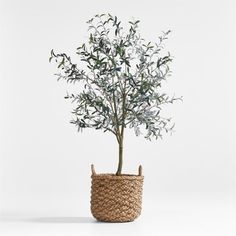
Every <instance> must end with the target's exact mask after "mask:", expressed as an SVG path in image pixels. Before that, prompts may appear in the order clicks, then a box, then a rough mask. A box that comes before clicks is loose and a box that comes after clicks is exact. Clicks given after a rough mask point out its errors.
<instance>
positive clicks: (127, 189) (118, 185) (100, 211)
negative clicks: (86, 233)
mask: <svg viewBox="0 0 236 236" xmlns="http://www.w3.org/2000/svg"><path fill="white" fill-rule="evenodd" d="M91 167H92V176H91V178H92V189H91V212H92V215H93V216H94V218H96V219H97V220H99V221H106V222H128V221H133V220H134V219H136V218H137V217H138V216H139V215H140V214H141V208H142V188H143V178H144V177H143V176H142V166H139V174H138V175H120V176H117V175H114V174H96V172H95V170H94V166H93V165H92V166H91Z"/></svg>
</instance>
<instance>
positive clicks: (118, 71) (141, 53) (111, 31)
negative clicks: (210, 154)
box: [50, 14, 177, 175]
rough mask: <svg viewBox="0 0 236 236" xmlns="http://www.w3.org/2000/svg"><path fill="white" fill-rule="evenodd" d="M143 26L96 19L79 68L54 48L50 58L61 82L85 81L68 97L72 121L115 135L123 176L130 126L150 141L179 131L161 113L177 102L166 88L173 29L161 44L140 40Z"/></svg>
mask: <svg viewBox="0 0 236 236" xmlns="http://www.w3.org/2000/svg"><path fill="white" fill-rule="evenodd" d="M139 22H140V21H139V20H137V21H132V22H129V23H128V25H129V26H128V28H127V29H126V30H125V29H124V28H123V26H122V24H121V21H119V20H118V18H117V17H116V16H112V15H110V14H101V15H96V16H94V17H93V18H92V19H90V20H89V21H88V22H87V23H88V25H89V27H88V29H89V32H90V35H89V40H88V42H87V43H83V44H82V45H81V46H80V47H78V48H77V52H76V53H77V54H78V55H79V57H80V61H81V62H80V64H79V65H78V64H74V63H73V62H72V60H71V58H70V57H69V56H67V55H66V54H65V53H60V54H57V53H55V52H54V51H53V50H52V51H51V56H50V61H52V60H54V61H55V62H56V63H57V65H58V68H59V71H60V72H59V74H57V76H58V80H61V79H63V80H66V81H67V82H68V83H80V84H81V87H82V88H83V89H82V90H81V91H80V92H78V93H77V94H74V93H71V94H67V96H66V97H65V98H67V99H71V100H72V102H74V103H75V108H74V110H73V112H72V113H73V116H74V119H73V120H72V121H71V123H73V124H75V125H76V126H77V127H78V131H82V130H83V129H84V128H95V129H101V130H103V131H104V132H106V131H110V132H111V133H112V134H114V135H115V137H116V140H117V142H118V145H119V162H118V168H117V172H116V174H117V175H120V174H121V171H122V164H123V141H124V133H125V128H127V127H129V128H134V131H135V134H136V135H137V136H138V135H140V134H143V135H144V137H145V138H147V139H149V140H151V139H152V138H156V139H157V138H159V137H162V133H163V131H164V132H169V131H171V130H172V128H173V124H171V122H170V118H165V117H162V115H161V113H162V112H161V109H162V106H163V105H164V104H167V103H173V101H175V100H176V99H177V98H174V97H169V96H168V95H167V94H165V93H163V92H161V90H160V89H161V85H162V82H163V81H164V80H166V79H167V77H168V76H169V75H170V69H169V63H170V62H171V61H172V58H171V56H170V54H169V53H166V54H164V55H162V54H163V53H162V51H163V50H162V49H163V41H164V40H165V39H167V35H168V34H169V33H170V31H167V32H164V33H163V34H162V36H160V37H157V42H156V43H151V42H146V41H145V40H144V39H143V38H141V37H140V33H139V31H138V25H139ZM82 63H85V64H84V65H82ZM85 65H86V66H85Z"/></svg>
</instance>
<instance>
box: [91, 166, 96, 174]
mask: <svg viewBox="0 0 236 236" xmlns="http://www.w3.org/2000/svg"><path fill="white" fill-rule="evenodd" d="M91 171H92V175H96V172H95V169H94V165H93V164H92V165H91Z"/></svg>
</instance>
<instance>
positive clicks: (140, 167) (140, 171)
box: [138, 165, 143, 176]
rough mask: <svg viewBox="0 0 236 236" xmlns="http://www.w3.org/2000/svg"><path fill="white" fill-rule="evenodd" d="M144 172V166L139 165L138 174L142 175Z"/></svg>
mask: <svg viewBox="0 0 236 236" xmlns="http://www.w3.org/2000/svg"><path fill="white" fill-rule="evenodd" d="M142 174H143V167H142V165H139V167H138V175H139V176H142Z"/></svg>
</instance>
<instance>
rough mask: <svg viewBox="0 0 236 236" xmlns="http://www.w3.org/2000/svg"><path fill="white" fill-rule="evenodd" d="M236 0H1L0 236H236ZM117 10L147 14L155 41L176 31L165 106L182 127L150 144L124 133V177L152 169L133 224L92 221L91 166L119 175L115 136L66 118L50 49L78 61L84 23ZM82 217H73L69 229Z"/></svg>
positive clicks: (146, 26)
mask: <svg viewBox="0 0 236 236" xmlns="http://www.w3.org/2000/svg"><path fill="white" fill-rule="evenodd" d="M235 10H236V9H235V4H234V1H233V0H232V1H229V0H225V1H219V0H215V1H213V0H212V1H210V0H209V1H207V0H206V1H203V0H202V1H200V0H198V1H188V0H173V1H170V0H167V1H159V0H156V1H154V0H153V1H151V0H145V1H138V0H136V1H124V0H119V1H112V0H109V1H108V0H100V1H91V0H90V1H78V0H77V1H72V0H67V1H61V0H60V1H58V0H57V1H56V0H52V1H30V0H22V1H13V0H5V1H4V0H0V217H1V222H0V235H111V234H113V235H143V234H144V233H145V234H148V235H162V236H165V235H174V236H176V235H181V236H183V235H191V236H192V235H208V236H209V235H214V236H215V235H223V236H233V235H236V200H235V199H236V159H235V154H236V151H235V136H236V125H235V118H236V112H235V110H236V109H235V108H236V106H235V105H236V99H235V97H236V95H235V88H236V79H235V78H236V77H235V76H236V71H235V68H236V60H235V59H236V58H235V55H236V45H235V40H236V29H235V21H236V15H235ZM104 12H105V13H106V12H110V13H112V14H116V15H117V16H118V18H120V19H121V20H122V21H124V23H125V22H127V21H128V20H130V19H132V17H134V18H136V19H140V20H141V23H140V29H141V33H142V36H143V37H144V38H147V39H149V40H152V41H155V39H157V37H158V35H160V34H161V32H162V31H166V30H169V29H171V30H172V34H171V35H170V37H169V40H168V41H167V42H166V48H167V49H168V50H169V51H170V52H171V53H172V55H173V56H174V57H175V60H174V62H173V65H172V71H173V76H172V77H171V78H170V80H169V82H168V84H167V85H168V91H169V92H170V94H171V95H172V94H174V93H175V94H176V95H177V96H181V95H182V96H183V97H184V102H183V103H176V104H175V105H173V106H172V107H169V108H168V111H170V113H171V116H172V117H173V118H174V121H175V123H176V127H175V130H176V132H175V133H174V134H173V135H172V136H166V137H164V139H163V140H158V141H153V142H149V141H146V140H145V139H144V138H143V137H138V138H137V137H135V135H134V134H133V131H132V130H131V131H129V130H127V132H126V137H125V138H126V140H125V156H124V172H125V173H136V172H137V169H138V165H139V164H140V163H141V164H142V165H143V169H144V175H145V183H144V199H143V214H142V216H141V217H140V218H139V219H138V220H137V221H135V222H133V223H128V224H127V223H126V224H98V223H96V221H94V220H93V219H92V218H91V215H90V210H89V201H90V199H89V198H90V164H91V163H94V164H95V167H96V170H97V172H115V170H116V166H117V159H118V150H117V144H116V140H115V138H114V137H113V135H112V134H107V133H106V134H103V133H102V132H101V131H93V130H84V132H83V133H82V134H81V133H79V134H78V133H77V131H76V128H75V127H74V126H73V125H71V124H70V123H69V121H70V119H71V115H70V111H71V110H72V105H71V104H70V103H69V102H68V101H66V100H64V98H63V97H64V95H65V94H66V90H67V88H68V87H67V85H66V84H65V83H58V82H56V77H54V76H53V74H54V73H56V72H57V71H56V68H55V66H53V65H52V64H49V63H48V58H49V53H50V50H51V49H52V48H54V49H55V50H56V51H57V52H66V53H68V54H70V55H71V56H72V58H74V59H75V60H76V55H75V51H76V48H77V47H78V46H79V45H80V44H81V43H83V41H85V40H86V39H87V31H86V30H87V25H86V23H85V22H86V21H87V20H88V19H89V18H90V17H92V16H93V15H94V14H96V13H104ZM72 223H74V224H72Z"/></svg>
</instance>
